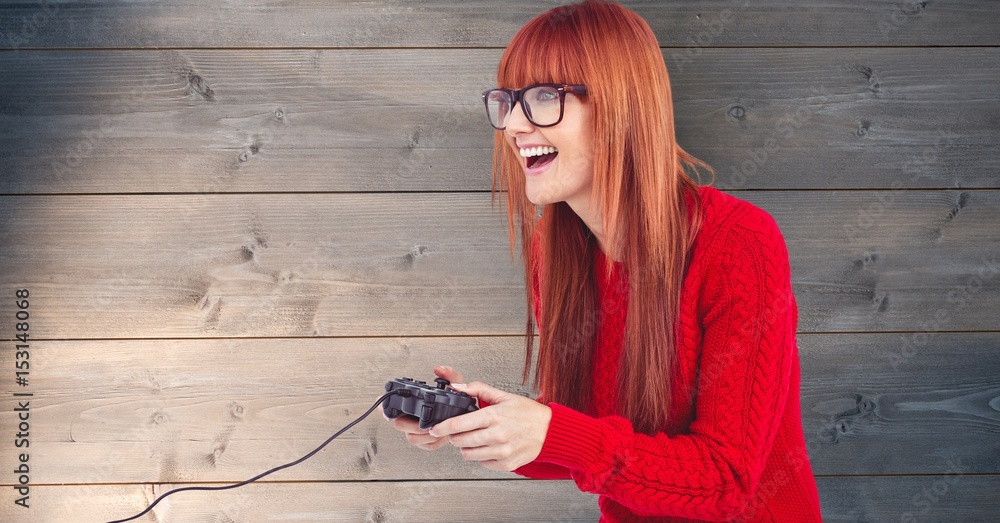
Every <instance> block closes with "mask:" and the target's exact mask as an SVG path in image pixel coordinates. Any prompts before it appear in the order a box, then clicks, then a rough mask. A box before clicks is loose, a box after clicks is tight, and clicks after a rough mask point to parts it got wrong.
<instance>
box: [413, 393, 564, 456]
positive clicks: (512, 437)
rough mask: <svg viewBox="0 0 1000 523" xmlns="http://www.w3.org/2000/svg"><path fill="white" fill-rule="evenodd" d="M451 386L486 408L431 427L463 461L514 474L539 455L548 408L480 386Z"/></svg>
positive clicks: (548, 419)
mask: <svg viewBox="0 0 1000 523" xmlns="http://www.w3.org/2000/svg"><path fill="white" fill-rule="evenodd" d="M452 386H453V387H455V389H457V390H461V391H462V392H465V393H466V394H468V395H470V396H474V397H476V398H481V399H483V400H485V401H487V402H489V403H490V405H489V406H488V407H486V408H484V409H480V410H477V411H475V412H470V413H468V414H463V415H461V416H456V417H454V418H449V419H446V420H444V421H442V422H441V423H438V424H437V425H434V426H433V427H431V430H430V433H431V435H432V436H435V437H444V436H448V439H449V441H450V442H451V444H452V445H454V446H456V447H458V448H459V449H461V451H462V457H463V458H464V459H466V460H468V461H478V462H479V463H480V464H481V465H482V466H484V467H486V468H488V469H493V470H506V471H511V470H514V469H516V468H519V467H521V466H523V465H526V464H528V463H531V462H532V461H534V460H535V458H537V457H538V454H540V453H541V452H542V444H543V443H545V435H546V434H547V433H548V431H549V422H550V421H551V420H552V409H551V408H549V406H548V405H543V404H541V403H538V402H537V401H535V400H532V399H529V398H525V397H523V396H518V395H516V394H510V393H507V392H504V391H502V390H499V389H495V388H493V387H490V386H489V385H486V384H485V383H480V382H474V383H469V384H467V385H465V386H463V385H462V384H461V383H456V384H453V385H452Z"/></svg>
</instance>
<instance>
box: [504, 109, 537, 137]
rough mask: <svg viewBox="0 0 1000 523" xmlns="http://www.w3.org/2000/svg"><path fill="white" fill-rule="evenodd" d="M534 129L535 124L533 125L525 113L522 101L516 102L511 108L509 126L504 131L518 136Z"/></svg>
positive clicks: (508, 119) (508, 118)
mask: <svg viewBox="0 0 1000 523" xmlns="http://www.w3.org/2000/svg"><path fill="white" fill-rule="evenodd" d="M534 130H535V126H534V125H531V122H529V121H528V118H527V117H526V116H525V115H524V110H523V109H521V102H517V103H515V104H514V107H511V108H510V116H508V117H507V128H506V129H504V132H506V133H507V134H508V135H509V136H517V135H518V134H522V133H530V132H532V131H534Z"/></svg>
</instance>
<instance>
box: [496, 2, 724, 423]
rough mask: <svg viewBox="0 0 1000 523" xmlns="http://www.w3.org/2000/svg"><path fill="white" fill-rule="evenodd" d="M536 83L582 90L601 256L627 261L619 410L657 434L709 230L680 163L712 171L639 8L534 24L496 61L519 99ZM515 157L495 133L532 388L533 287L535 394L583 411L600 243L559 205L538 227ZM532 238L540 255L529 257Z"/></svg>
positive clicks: (589, 11) (585, 8)
mask: <svg viewBox="0 0 1000 523" xmlns="http://www.w3.org/2000/svg"><path fill="white" fill-rule="evenodd" d="M538 82H561V83H567V84H583V85H586V86H587V95H585V96H583V97H582V100H583V101H584V103H588V104H591V106H592V108H593V114H594V127H593V143H594V149H595V150H594V183H593V194H592V196H593V201H594V202H595V204H596V206H597V208H598V209H600V213H601V219H602V224H603V228H604V234H605V238H606V241H607V244H608V249H609V251H610V252H608V253H607V256H608V258H610V259H613V260H617V261H620V262H621V264H622V268H623V269H624V270H625V272H626V277H627V279H628V285H629V289H628V293H629V305H628V313H627V320H626V326H625V335H624V340H623V350H622V358H621V361H620V364H619V369H618V384H617V398H618V404H617V408H618V412H619V414H621V415H622V416H624V417H626V418H627V419H629V420H630V421H631V422H632V423H633V425H634V427H635V429H636V430H638V431H640V432H644V433H647V434H652V433H655V432H657V431H659V430H662V429H663V428H664V427H665V425H666V424H667V422H668V415H669V406H670V401H671V380H672V377H673V369H674V360H675V359H676V357H675V352H676V349H675V346H676V343H677V340H676V334H675V332H676V327H677V324H678V315H679V313H678V311H679V307H680V293H681V285H682V282H683V278H684V274H685V270H686V267H687V263H688V258H689V253H690V250H691V246H692V243H693V241H694V238H695V236H696V234H697V232H698V229H699V227H700V223H701V201H700V198H699V197H698V185H697V184H696V183H695V182H694V181H693V180H692V179H691V178H690V177H689V176H688V175H687V174H686V173H685V170H684V167H685V166H688V167H692V168H694V167H695V166H701V167H705V168H706V169H708V170H709V171H712V172H713V174H714V171H713V170H712V168H711V167H709V166H708V165H707V164H705V163H704V162H702V161H700V160H698V159H697V158H694V157H693V156H691V155H689V154H688V153H686V152H685V151H684V150H682V149H681V147H680V146H679V145H678V144H677V141H676V139H675V135H674V114H673V104H672V98H671V93H670V80H669V78H668V76H667V68H666V65H665V63H664V60H663V56H662V54H661V52H660V47H659V44H658V42H657V40H656V37H655V36H654V35H653V32H652V30H651V29H650V28H649V25H648V24H646V22H645V21H644V20H643V19H642V18H641V17H639V16H638V15H637V14H635V13H634V12H632V11H630V10H628V9H625V8H624V7H621V6H619V5H617V4H614V3H610V2H603V1H590V0H589V1H585V2H583V3H580V4H574V5H568V6H561V7H556V8H554V9H551V10H549V11H547V12H545V13H543V14H541V15H539V16H538V17H536V18H534V19H533V20H531V21H530V22H528V23H527V24H526V25H525V26H524V27H522V28H521V29H520V30H519V31H518V32H517V34H516V35H514V38H513V39H512V40H511V42H510V45H508V47H507V49H506V51H505V52H504V54H503V57H502V58H501V59H500V65H499V67H498V70H497V83H498V86H499V87H502V88H514V89H517V88H520V87H523V86H525V85H530V84H533V83H538ZM521 161H522V160H521V158H520V156H518V155H517V153H516V152H515V151H513V149H512V148H511V147H510V146H509V145H508V144H507V142H506V140H505V139H504V136H503V132H502V131H498V132H497V133H496V139H495V144H494V160H493V186H492V190H493V197H496V196H497V194H498V192H499V191H503V190H506V192H507V204H508V205H507V219H508V226H509V231H510V244H511V257H512V259H513V255H514V244H515V242H516V235H517V233H520V243H521V254H522V259H523V260H524V271H525V288H526V298H527V311H528V314H527V324H526V336H525V364H524V380H525V381H527V379H528V377H529V376H530V368H531V366H532V361H533V353H532V349H533V345H534V327H535V325H534V313H535V310H534V309H535V306H534V300H533V299H532V289H533V286H535V285H536V281H535V280H536V277H537V278H538V279H539V280H540V282H538V284H539V294H540V302H541V306H540V310H539V311H538V312H539V317H540V322H541V325H539V349H538V362H537V367H536V368H535V376H534V384H535V386H536V387H537V388H539V389H540V392H541V397H542V398H543V399H544V400H545V401H554V402H558V403H560V404H563V405H567V406H569V407H572V408H576V409H578V410H581V411H584V412H587V411H589V410H590V409H589V406H590V405H591V402H592V398H591V392H590V391H591V364H592V357H593V353H594V348H595V345H596V326H597V325H598V324H599V322H600V316H601V310H600V308H601V307H600V304H599V303H598V299H597V280H596V278H595V275H594V271H593V264H594V256H595V253H596V249H597V248H598V246H597V241H596V239H595V238H594V237H593V235H592V234H591V233H590V230H589V229H588V228H587V226H586V225H585V224H584V223H583V221H582V220H581V219H580V218H579V217H578V216H577V215H576V214H575V213H574V212H573V210H572V209H571V208H570V207H569V206H568V205H567V204H566V203H565V202H559V203H554V204H550V205H546V206H545V207H544V210H543V213H542V216H541V218H540V219H539V218H537V209H536V208H535V205H534V204H532V203H531V202H530V201H529V200H528V199H527V196H526V195H525V180H524V171H523V170H522V168H521ZM685 193H687V194H688V197H689V198H691V202H692V207H691V208H690V209H689V208H688V204H687V203H686V201H685ZM689 212H690V215H691V216H690V217H691V219H689ZM536 234H537V239H538V242H539V249H538V252H535V251H534V250H533V249H532V241H533V240H534V239H535V238H536ZM607 266H608V268H609V270H610V269H611V264H610V263H608V264H607ZM537 273H540V275H541V276H538V275H537Z"/></svg>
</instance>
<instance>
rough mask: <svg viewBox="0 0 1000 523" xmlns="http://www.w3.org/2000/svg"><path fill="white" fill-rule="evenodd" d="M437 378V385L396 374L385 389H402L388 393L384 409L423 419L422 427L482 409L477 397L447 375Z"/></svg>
mask: <svg viewBox="0 0 1000 523" xmlns="http://www.w3.org/2000/svg"><path fill="white" fill-rule="evenodd" d="M434 381H435V382H437V387H433V386H430V385H428V384H427V382H424V381H415V380H413V379H411V378H396V379H394V380H391V381H388V382H386V384H385V391H386V392H392V391H394V390H400V391H401V392H400V393H398V394H394V395H392V396H389V399H388V400H386V402H385V403H383V404H382V412H384V413H385V416H386V417H387V418H390V419H395V418H398V417H400V416H402V415H403V414H408V415H410V416H414V417H416V418H417V419H419V420H420V423H419V424H418V426H419V427H420V430H427V429H429V428H431V427H433V426H434V425H437V424H438V423H440V422H442V421H444V420H446V419H448V418H454V417H455V416H459V415H461V414H465V413H467V412H473V411H477V410H479V407H478V406H477V405H476V398H473V397H472V396H469V395H468V394H466V393H464V392H462V391H459V390H455V389H453V388H451V387H450V385H451V382H450V381H448V380H446V379H444V378H437V379H435V380H434Z"/></svg>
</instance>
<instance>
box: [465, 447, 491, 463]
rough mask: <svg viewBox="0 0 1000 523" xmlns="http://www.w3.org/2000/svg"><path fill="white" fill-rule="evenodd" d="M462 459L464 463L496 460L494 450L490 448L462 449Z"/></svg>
mask: <svg viewBox="0 0 1000 523" xmlns="http://www.w3.org/2000/svg"><path fill="white" fill-rule="evenodd" d="M459 450H460V451H461V452H462V459H464V460H465V461H490V460H493V459H496V457H497V456H496V449H494V448H491V447H463V448H461V449H459Z"/></svg>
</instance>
